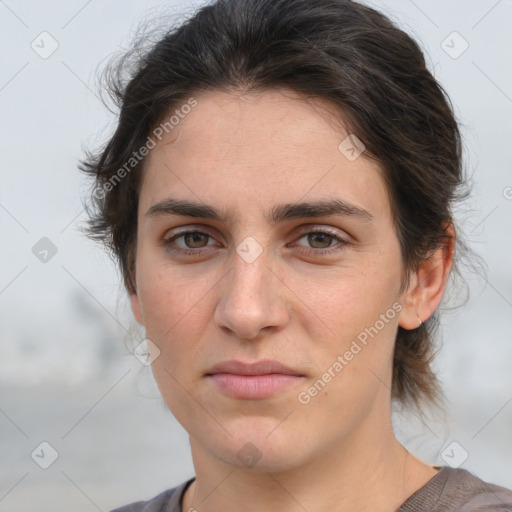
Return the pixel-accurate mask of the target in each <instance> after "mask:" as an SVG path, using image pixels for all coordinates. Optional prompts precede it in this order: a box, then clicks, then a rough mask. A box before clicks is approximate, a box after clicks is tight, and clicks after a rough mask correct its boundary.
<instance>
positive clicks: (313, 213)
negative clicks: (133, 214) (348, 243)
mask: <svg viewBox="0 0 512 512" xmlns="http://www.w3.org/2000/svg"><path fill="white" fill-rule="evenodd" d="M160 215H182V216H184V217H196V218H199V219H209V220H217V221H220V222H223V223H226V224H233V215H232V214H230V213H228V212H226V211H224V212H221V211H219V210H217V209H216V208H214V207H213V206H210V205H207V204H203V203H195V202H193V201H187V200H183V199H170V198H169V199H164V200H162V201H159V202H158V203H155V204H154V205H153V206H151V207H150V208H149V209H148V211H147V212H146V216H147V217H156V216H160ZM330 215H339V216H344V217H354V218H357V219H360V220H365V221H371V220H372V219H373V215H372V214H371V213H370V212H368V211H367V210H364V209H363V208H360V207H359V206H355V205H353V204H351V203H348V202H347V201H343V200H341V199H330V200H324V201H313V202H301V203H286V204H280V205H276V206H274V207H273V208H272V209H271V211H270V213H269V214H268V215H267V216H266V220H267V221H268V223H269V224H271V225H276V224H279V223H280V222H283V221H285V220H290V219H300V218H315V217H324V216H330Z"/></svg>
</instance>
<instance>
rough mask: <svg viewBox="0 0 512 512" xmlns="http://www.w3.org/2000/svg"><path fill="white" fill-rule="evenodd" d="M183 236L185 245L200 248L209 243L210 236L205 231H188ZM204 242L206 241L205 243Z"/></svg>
mask: <svg viewBox="0 0 512 512" xmlns="http://www.w3.org/2000/svg"><path fill="white" fill-rule="evenodd" d="M182 236H183V241H184V242H185V245H186V246H187V247H188V248H190V249H200V248H201V247H205V246H206V245H207V244H208V238H209V236H208V235H207V234H205V233H199V232H197V233H194V232H192V233H186V234H184V235H182ZM203 242H204V243H203Z"/></svg>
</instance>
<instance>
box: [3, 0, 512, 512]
mask: <svg viewBox="0 0 512 512" xmlns="http://www.w3.org/2000/svg"><path fill="white" fill-rule="evenodd" d="M366 3H368V4H370V5H373V6H375V7H377V8H378V9H380V10H382V11H384V12H385V13H387V14H388V15H390V16H391V17H392V18H393V19H395V20H396V21H397V23H399V25H400V26H402V27H403V28H404V29H405V30H406V31H408V32H409V33H410V34H411V35H413V36H414V37H415V38H416V39H417V40H418V41H419V42H420V44H421V45H422V47H423V48H424V49H425V52H426V53H427V59H428V62H429V66H430V69H431V70H433V72H434V75H435V76H436V77H437V78H438V80H440V82H441V83H442V85H443V86H444V88H445V89H446V91H447V92H448V94H449V95H450V97H451V99H452V102H453V104H454V109H455V112H456V114H457V117H458V119H459V121H460V123H461V125H462V131H463V135H464V143H465V151H466V165H467V168H468V171H469V173H470V174H472V175H473V180H474V192H473V196H472V198H471V200H470V201H468V202H466V204H465V206H464V207H463V208H461V209H460V210H459V211H458V212H457V216H458V218H459V221H460V222H461V224H462V227H463V230H464V232H465V233H466V235H467V238H468V241H469V243H470V245H471V247H472V248H473V249H474V250H475V251H476V252H477V253H478V254H480V255H481V256H482V258H483V259H484V260H485V262H486V264H487V267H488V268H487V273H486V274H484V275H479V274H482V273H481V272H480V273H479V272H476V271H474V270H471V271H470V270H468V272H467V274H466V278H467V281H468V284H469V287H470V298H469V301H468V303H467V304H466V305H465V306H464V307H462V308H458V309H455V310H453V311H450V312H448V313H447V314H446V315H445V316H444V317H443V320H442V330H441V332H440V338H439V348H440V351H439V353H438V356H437V359H436V370H437V372H438V374H439V376H440V378H441V380H442V382H443V386H444V390H445V392H446V396H447V409H446V413H445V416H444V417H443V418H439V417H432V418H430V419H428V420H427V419H425V418H419V417H417V416H415V415H414V414H412V415H411V414H409V415H403V414H397V415H396V418H395V424H396V432H397V436H398V437H399V439H400V440H401V441H402V442H403V443H404V444H405V446H406V447H407V448H408V449H409V450H410V451H411V452H413V453H415V454H417V455H418V456H420V457H422V458H423V459H424V460H426V461H427V462H429V463H431V464H437V465H449V464H451V465H454V466H459V467H462V468H465V469H468V470H470V471H472V472H474V473H475V474H477V475H478V476H479V477H480V478H482V479H484V480H487V481H490V482H494V483H497V484H500V485H504V486H506V487H509V488H512V371H511V369H512V365H511V361H512V258H511V257H510V255H511V254H512V236H511V235H512V170H511V166H512V144H511V143H510V141H511V140H512V116H511V113H512V66H511V55H512V54H511V48H512V32H511V31H510V25H511V23H512V2H510V0H501V1H496V0H480V1H478V2H466V1H465V0H452V1H450V2H444V1H442V0H437V1H434V0H432V1H420V0H416V1H412V0H395V1H393V2H391V1H374V2H366ZM199 5H201V4H200V3H194V4H192V3H190V2H185V1H177V0H175V1H171V0H169V1H167V2H162V1H154V0H146V1H144V2H142V1H139V2H135V1H133V0H130V1H128V0H102V1H100V0H88V1H86V0H68V1H66V2H64V1H55V0H54V1H51V0H38V1H35V0H33V1H29V0H0V45H1V53H0V150H1V152H0V158H1V165H0V176H1V183H0V234H1V242H0V247H1V249H0V512H3V511H9V512H21V511H24V512H26V511H32V510H37V511H52V512H60V511H68V510H74V511H76V512H89V511H95V510H102V511H104V510H109V509H110V508H113V507H114V506H118V505H121V504H125V503H128V502H130V501H134V500H137V499H147V498H149V497H152V496H154V495H155V494H157V493H158V492H161V491H162V490H164V489H166V488H169V487H173V486H175V485H177V484H179V483H181V482H183V481H184V480H186V479H188V478H190V477H191V476H193V475H194V469H193V466H192V462H191V457H190V453H189V444H188V435H187V434H186V432H185V431H184V430H183V429H182V427H181V426H180V425H179V424H178V423H177V421H176V420H175V419H174V418H173V416H172V415H171V414H170V412H169V411H168V410H167V409H166V407H165V405H164V403H163V401H162V400H161V399H160V398H159V393H158V390H157V388H156V385H155V383H154V381H153V378H152V374H151V370H150V367H147V366H145V365H144V364H143V363H142V362H141V361H139V359H138V358H136V357H135V356H134V355H133V354H132V353H131V351H132V350H133V347H135V346H136V345H138V344H139V343H140V342H141V341H142V340H143V339H144V333H143V332H142V331H141V330H140V329H138V328H137V326H136V324H135V321H134V320H133V319H132V316H131V313H130V311H129V309H128V302H127V299H126V297H125V294H124V291H123V289H122V287H121V285H120V278H119V274H118V272H117V269H116V267H115V265H114V263H113V262H112V261H111V260H110V259H109V258H108V256H107V255H106V254H105V253H104V252H103V250H102V249H101V247H99V246H97V245H95V244H93V243H92V242H91V241H89V240H87V239H86V238H85V237H84V235H83V234H82V233H81V232H80V226H83V225H84V221H85V218H86V216H85V212H84V210H83V206H82V203H81V198H83V197H84V196H85V195H86V194H87V192H88V190H89V184H88V183H86V182H85V180H84V178H83V176H82V175H81V174H80V173H79V171H78V170H77V161H78V159H79V158H80V157H82V156H83V147H84V146H86V147H96V146H97V145H98V144H101V143H102V142H103V141H104V140H105V138H106V137H107V136H108V135H109V134H110V133H111V131H112V128H113V123H114V120H115V118H114V116H113V115H112V114H111V113H109V112H108V110H107V109H106V108H105V107H104V105H103V104H102V102H101V101H100V99H99V92H98V90H97V87H96V82H97V79H96V77H97V66H98V65H99V64H101V63H102V62H104V61H105V59H106V58H108V57H109V56H110V55H111V54H112V53H113V52H118V51H120V50H122V49H123V48H127V47H128V46H129V44H130V41H131V39H132V37H133V35H134V30H135V28H136V27H137V25H138V24H139V22H140V21H141V19H143V18H146V17H148V16H150V17H151V16H152V15H154V14H155V13H162V12H165V13H169V14H171V15H173V16H175V17H176V20H179V19H180V17H181V16H183V15H187V14H190V12H191V11H193V10H194V8H195V7H197V6H199ZM463 271H464V269H463ZM455 299H456V300H455V301H454V302H455V303H457V301H458V302H460V300H459V299H457V298H455Z"/></svg>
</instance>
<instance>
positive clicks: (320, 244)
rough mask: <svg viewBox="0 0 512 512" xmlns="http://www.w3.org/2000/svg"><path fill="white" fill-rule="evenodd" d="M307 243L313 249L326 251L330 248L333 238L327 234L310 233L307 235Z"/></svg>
mask: <svg viewBox="0 0 512 512" xmlns="http://www.w3.org/2000/svg"><path fill="white" fill-rule="evenodd" d="M307 237H308V242H309V244H310V245H311V247H313V248H314V249H327V247H330V246H331V244H332V242H333V240H334V237H333V236H332V235H329V234H328V233H322V232H312V233H309V234H308V235H307Z"/></svg>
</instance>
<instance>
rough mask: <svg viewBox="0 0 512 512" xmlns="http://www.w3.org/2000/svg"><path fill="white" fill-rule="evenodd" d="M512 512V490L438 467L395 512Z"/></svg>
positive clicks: (467, 474) (474, 476) (453, 469)
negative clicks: (435, 472) (431, 476)
mask: <svg viewBox="0 0 512 512" xmlns="http://www.w3.org/2000/svg"><path fill="white" fill-rule="evenodd" d="M424 510H425V511H427V510H428V511H429V512H455V511H457V512H512V490H510V489H507V488H505V487H501V486H499V485H495V484H492V483H489V482H485V481H484V480H482V479H481V478H479V477H477V476H476V475H475V474H473V473H471V472H470V471H467V470H465V469H461V468H457V469H455V468H451V467H449V466H441V468H440V470H439V471H438V473H437V475H435V476H434V477H433V478H432V479H431V480H430V481H429V482H427V483H426V484H425V485H424V486H423V487H421V488H420V489H418V490H417V491H416V492H415V493H414V494H413V495H412V496H410V498H409V499H408V500H407V501H405V503H403V505H402V506H401V507H400V508H399V509H398V511H397V512H420V511H424Z"/></svg>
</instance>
